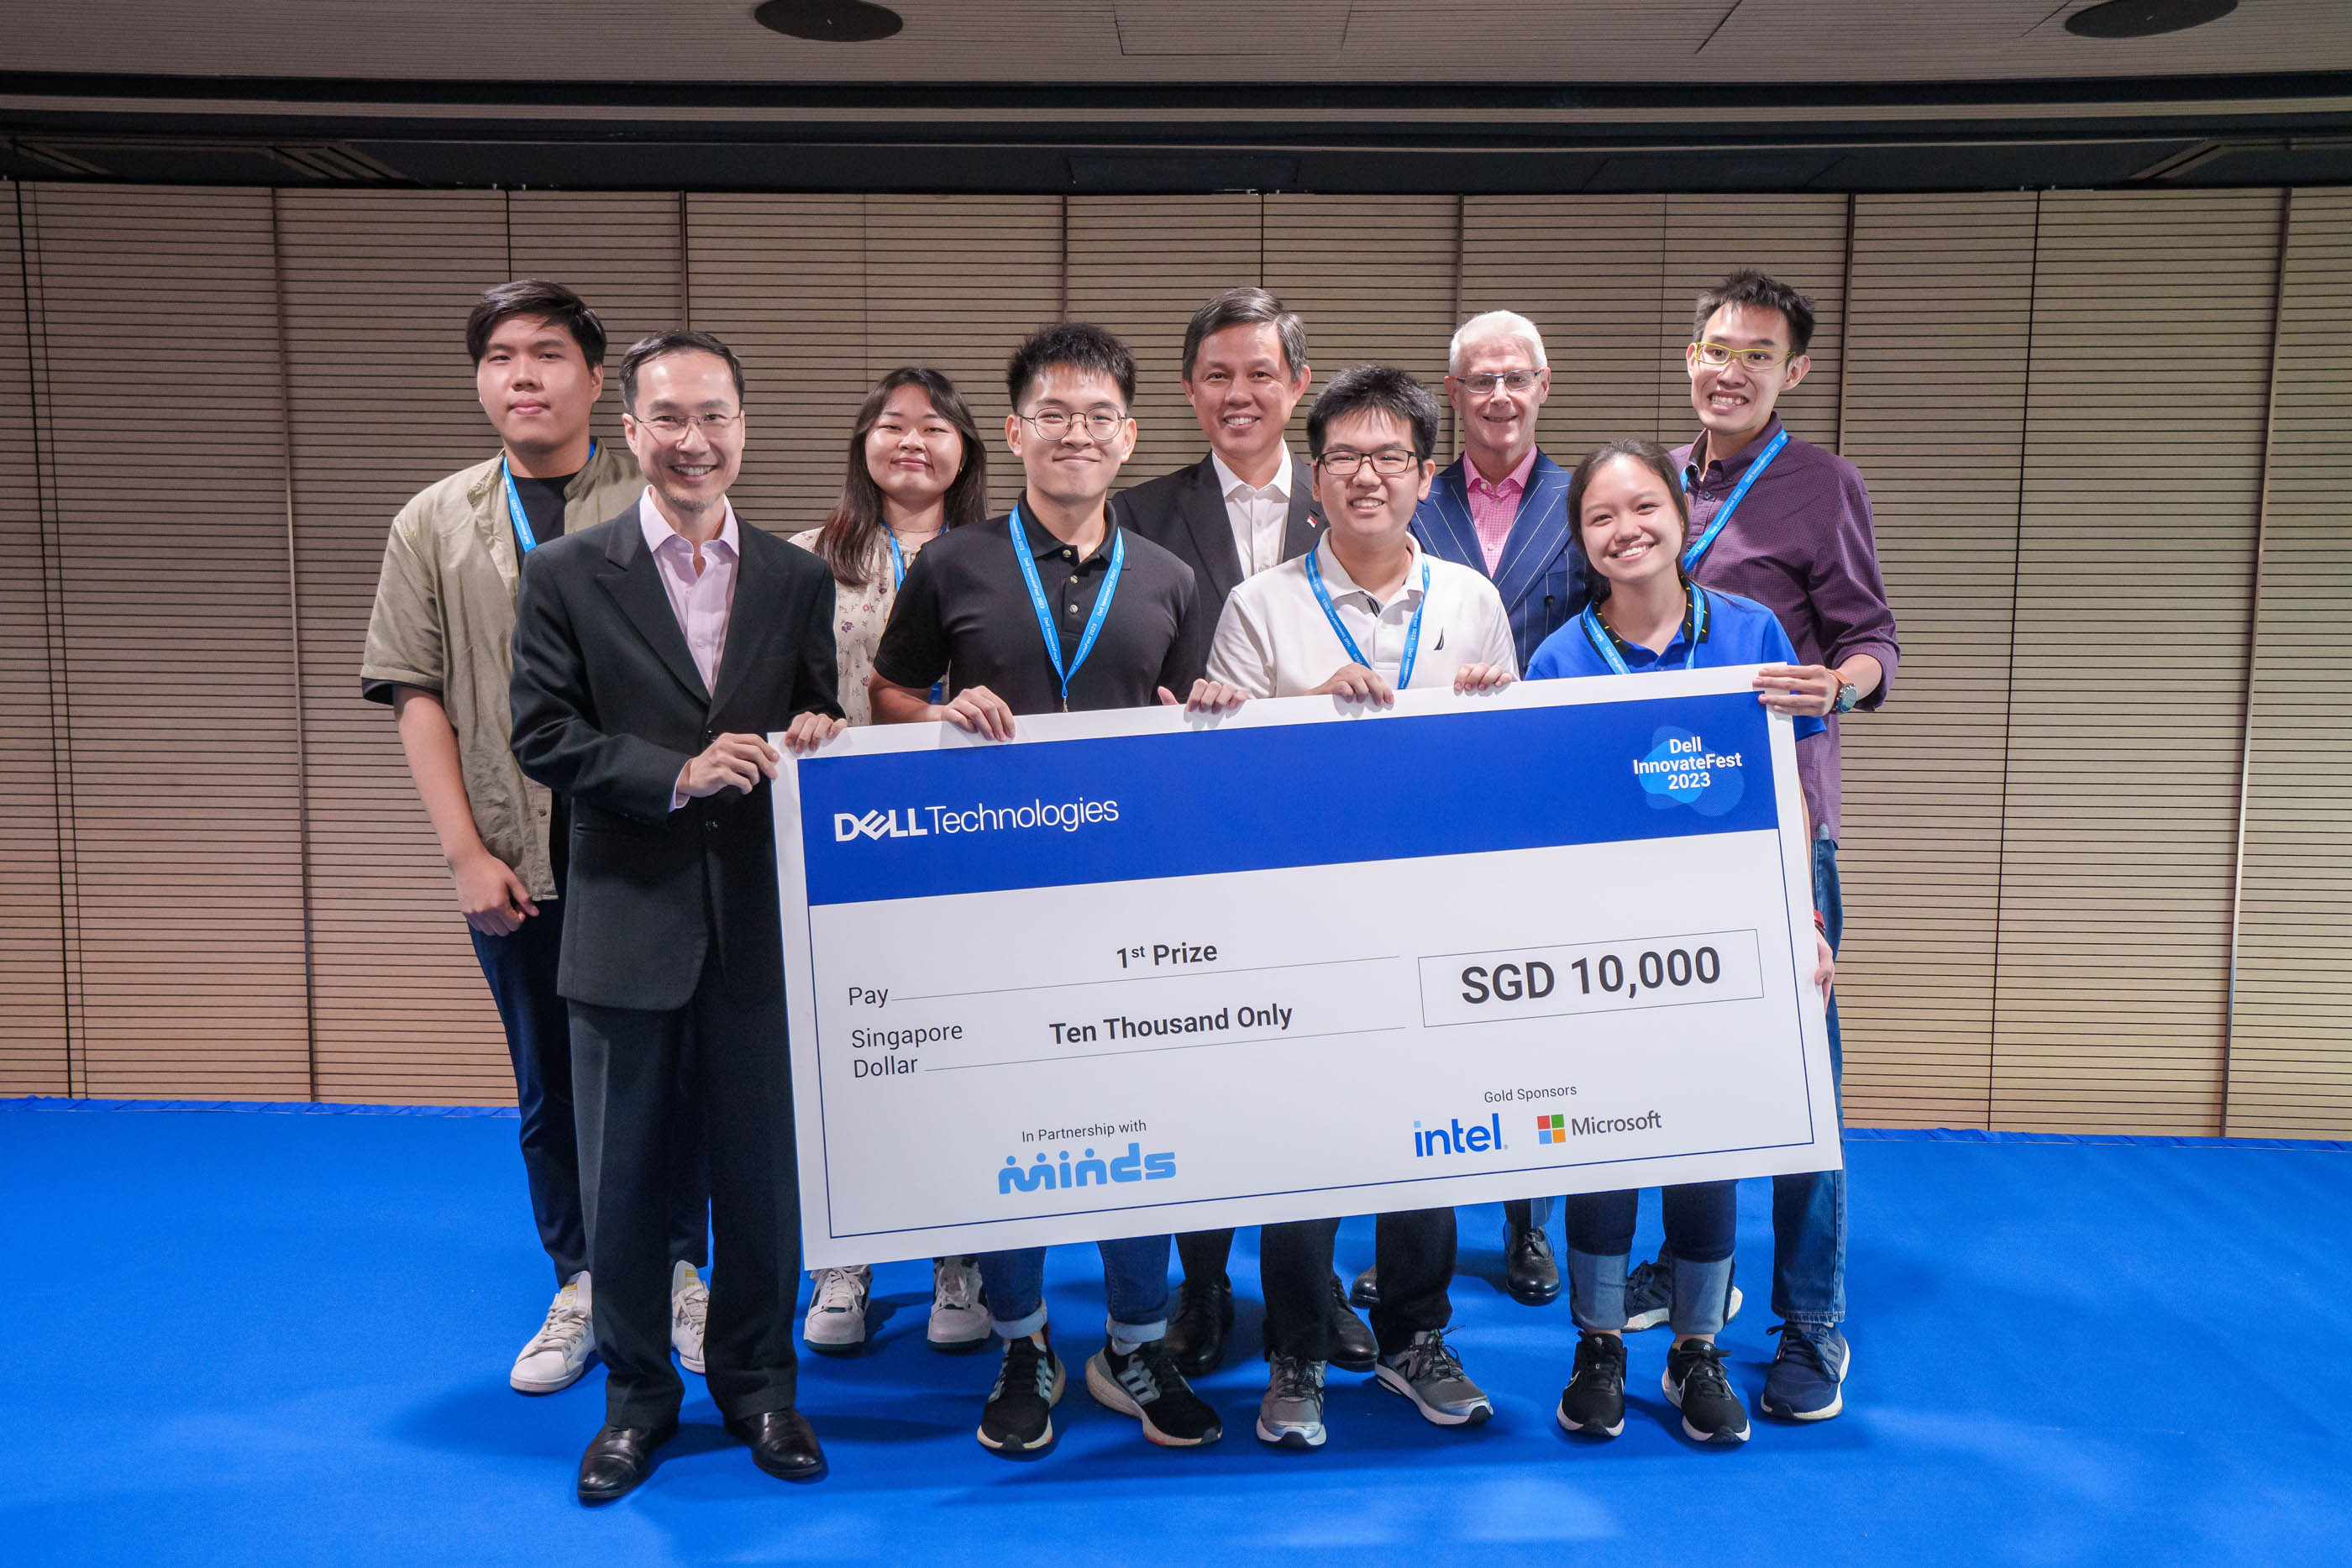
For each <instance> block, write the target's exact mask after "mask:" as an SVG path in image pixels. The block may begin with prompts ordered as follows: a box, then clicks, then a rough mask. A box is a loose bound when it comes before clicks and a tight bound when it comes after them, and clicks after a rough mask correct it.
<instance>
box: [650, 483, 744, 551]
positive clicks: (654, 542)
mask: <svg viewBox="0 0 2352 1568" xmlns="http://www.w3.org/2000/svg"><path fill="white" fill-rule="evenodd" d="M719 505H720V506H722V507H726V508H727V520H726V521H725V522H723V523H721V524H719V537H718V538H715V539H713V540H711V541H710V542H711V543H713V544H717V545H724V546H726V547H727V553H728V554H729V555H732V556H740V555H741V554H742V553H743V541H742V536H741V535H740V533H739V532H738V531H737V529H736V527H735V503H734V502H732V501H730V500H729V499H728V498H727V497H724V496H721V497H719ZM637 527H639V528H643V529H644V530H645V534H646V549H650V550H658V549H661V548H662V545H663V543H664V542H665V541H667V540H669V539H676V540H677V541H678V542H679V543H680V544H688V545H690V541H689V540H688V538H686V536H685V535H683V534H681V533H679V532H678V531H677V529H676V528H671V527H670V526H669V519H668V518H667V517H663V516H662V515H661V508H660V507H656V506H655V505H654V487H653V486H651V485H648V486H646V489H645V494H643V495H641V496H639V497H637Z"/></svg>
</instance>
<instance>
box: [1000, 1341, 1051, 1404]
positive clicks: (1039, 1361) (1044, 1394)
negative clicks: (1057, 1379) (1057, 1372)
mask: <svg viewBox="0 0 2352 1568" xmlns="http://www.w3.org/2000/svg"><path fill="white" fill-rule="evenodd" d="M1024 1382H1025V1383H1028V1384H1030V1385H1033V1386H1034V1388H1035V1389H1036V1390H1037V1397H1038V1398H1040V1399H1050V1398H1051V1397H1053V1393H1054V1372H1053V1361H1052V1358H1050V1357H1049V1356H1047V1355H1046V1354H1045V1352H1044V1351H1042V1350H1039V1349H1038V1348H1037V1343H1036V1342H1035V1341H1034V1340H1033V1339H1031V1338H1030V1337H1029V1336H1028V1335H1026V1334H1024V1335H1022V1336H1021V1337H1020V1338H1019V1339H1016V1340H1013V1341H1011V1342H1010V1343H1007V1344H1006V1345H1005V1347H1004V1364H1003V1365H1002V1366H999V1367H998V1368H997V1369H996V1386H995V1387H993V1388H992V1389H990V1390H989V1391H988V1398H989V1402H990V1403H991V1404H994V1403H995V1402H996V1401H997V1400H999V1399H1002V1398H1003V1397H1004V1391H1005V1390H1006V1389H1008V1388H1011V1387H1013V1386H1015V1385H1019V1384H1021V1383H1024Z"/></svg>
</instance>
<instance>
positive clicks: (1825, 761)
mask: <svg viewBox="0 0 2352 1568" xmlns="http://www.w3.org/2000/svg"><path fill="white" fill-rule="evenodd" d="M1693 327H1694V330H1693V332H1692V338H1693V341H1692V343H1691V345H1690V347H1689V349H1688V350H1685V361H1686V363H1687V365H1688V368H1689V371H1690V381H1691V406H1692V408H1693V409H1695V410H1696V411H1697V413H1698V419H1699V425H1700V432H1699V435H1698V439H1696V441H1694V442H1692V443H1691V444H1689V445H1687V446H1685V447H1682V448H1680V449H1679V450H1677V451H1676V452H1675V463H1676V464H1677V465H1679V466H1680V467H1681V469H1682V471H1683V487H1684V489H1685V492H1686V493H1687V494H1688V495H1689V497H1690V514H1691V517H1690V538H1689V543H1688V544H1687V545H1685V547H1684V555H1683V560H1684V564H1685V567H1686V568H1687V570H1689V572H1690V575H1691V577H1692V579H1693V580H1695V581H1696V582H1698V583H1700V584H1701V585H1702V586H1704V587H1707V588H1713V589H1720V590H1722V591H1725V592H1727V593H1737V594H1741V595H1743V596H1745V597H1747V598H1749V599H1753V600H1755V601H1758V602H1759V603H1761V604H1763V605H1765V606H1767V607H1768V608H1769V609H1770V610H1771V611H1772V612H1773V613H1774V614H1775V615H1777V616H1779V617H1780V625H1781V627H1782V629H1783V630H1785V631H1786V632H1788V633H1789V640H1790V642H1791V643H1794V644H1795V645H1796V650H1797V656H1798V658H1800V659H1801V660H1802V661H1803V663H1801V664H1774V665H1767V666H1766V667H1765V669H1764V672H1763V673H1764V674H1765V675H1767V676H1769V677H1776V678H1784V679H1785V682H1786V685H1787V689H1788V690H1789V691H1790V693H1791V694H1792V695H1803V696H1807V697H1810V698H1811V699H1812V700H1813V701H1814V702H1816V703H1818V704H1819V706H1818V708H1817V709H1816V710H1815V711H1817V712H1819V713H1820V714H1821V716H1822V718H1823V719H1825V720H1826V721H1827V728H1826V729H1825V731H1824V732H1823V733H1822V734H1821V735H1818V736H1814V737H1809V738H1807V739H1804V740H1801V741H1799V742H1798V743H1797V776H1798V779H1799V780H1800V781H1801V783H1802V785H1803V786H1804V791H1805V809H1806V811H1807V814H1808V815H1809V816H1810V817H1811V821H1812V831H1813V835H1814V837H1813V905H1814V907H1815V908H1816V909H1818V910H1819V911H1820V912H1821V915H1822V921H1823V925H1824V928H1825V932H1826V935H1827V936H1828V937H1829V940H1830V946H1832V948H1834V947H1835V946H1837V942H1838V937H1839V936H1840V934H1841V928H1842V926H1843V918H1842V914H1843V912H1842V909H1841V906H1840V901H1839V896H1838V869H1837V839H1838V780H1839V769H1838V724H1839V718H1840V716H1842V715H1844V714H1848V713H1852V712H1853V711H1854V710H1855V709H1857V708H1861V709H1871V708H1875V707H1877V706H1879V705H1880V704H1881V703H1883V702H1885V700H1886V688H1887V685H1888V684H1889V683H1890V682H1891V681H1893V680H1894V678H1895V661H1896V658H1897V655H1898V652H1899V650H1898V649H1897V647H1896V644H1895V612H1893V611H1892V610H1890V609H1888V608H1887V603H1886V588H1885V583H1884V582H1883V581H1881V580H1880V578H1879V572H1878V544H1877V538H1876V536H1875V535H1874V533H1873V532H1872V530H1871V523H1870V491H1869V490H1868V488H1867V487H1866V486H1864V484H1863V482H1862V475H1861V473H1860V471H1858V470H1857V469H1856V468H1855V467H1854V465H1853V464H1851V463H1849V462H1847V461H1846V460H1845V459H1844V458H1843V457H1840V456H1839V455H1837V454H1835V453H1833V452H1824V451H1822V449H1821V448H1820V447H1818V446H1814V445H1812V444H1810V443H1808V442H1803V441H1800V440H1798V439H1797V438H1796V437H1795V436H1793V435H1790V434H1789V433H1788V430H1787V429H1786V427H1784V426H1783V425H1782V424H1781V423H1780V416H1779V414H1778V413H1775V412H1774V410H1775V408H1776V406H1777V405H1778V403H1779V401H1780V394H1781V393H1782V392H1788V391H1790V390H1792V389H1793V388H1794V387H1795V386H1796V385H1797V384H1798V383H1799V382H1801V381H1803V380H1804V379H1805V372H1806V371H1808V370H1810V369H1811V361H1810V360H1808V359H1807V358H1806V355H1805V350H1806V348H1807V346H1808V345H1809V344H1810V342H1811V339H1812V335H1813V302H1812V301H1811V299H1808V298H1805V297H1804V296H1803V295H1801V294H1800V293H1798V292H1797V291H1796V290H1795V289H1793V288H1790V287H1788V286H1787V285H1786V284H1784V283H1780V282H1778V281H1776V280H1775V279H1773V278H1771V277H1767V276H1765V275H1764V274H1763V273H1761V272H1758V271H1756V270H1754V269H1752V268H1748V269H1742V270H1740V271H1738V272H1735V273H1733V274H1732V275H1731V276H1730V277H1727V278H1725V279H1724V280H1723V282H1722V284H1721V285H1720V286H1718V287H1715V288H1711V289H1709V290H1707V291H1706V293H1705V294H1702V295H1701V296H1699V299H1698V307H1697V310H1696V318H1695V320H1694V323H1693ZM1829 1035H1830V1064H1831V1066H1832V1069H1833V1070H1834V1071H1838V1072H1839V1073H1840V1075H1841V1076H1843V1067H1844V1063H1843V1051H1842V1050H1841V1047H1840V1042H1839V1039H1838V1018H1837V999H1836V998H1835V997H1834V996H1832V998H1830V1004H1829ZM1845 1218H1846V1211H1845V1173H1844V1172H1843V1171H1821V1172H1816V1173H1813V1174H1811V1175H1805V1176H1778V1177H1775V1178H1774V1180H1773V1190H1772V1239H1773V1248H1772V1254H1773V1255H1772V1310H1773V1312H1775V1313H1777V1314H1778V1315H1779V1316H1780V1319H1781V1323H1780V1326H1779V1327H1778V1328H1776V1329H1775V1330H1774V1331H1773V1332H1774V1333H1778V1334H1779V1335H1780V1352H1779V1354H1778V1355H1776V1356H1775V1357H1774V1359H1773V1363H1772V1369H1771V1372H1770V1375H1769V1377H1768V1378H1767V1380H1766V1382H1765V1385H1764V1396H1763V1398H1762V1400H1761V1401H1759V1404H1760V1406H1761V1407H1762V1409H1763V1411H1764V1413H1765V1414H1766V1415H1768V1416H1778V1417H1780V1418H1781V1419H1784V1420H1795V1421H1821V1420H1826V1419H1828V1418H1829V1417H1830V1416H1835V1415H1836V1414H1837V1413H1838V1412H1839V1411H1840V1410H1841V1409H1843V1408H1844V1396H1843V1384H1844V1382H1845V1374H1846V1367H1847V1364H1848V1360H1849V1358H1848V1355H1847V1352H1846V1343H1845V1339H1844V1336H1843V1334H1841V1333H1839V1332H1838V1328H1837V1324H1838V1322H1840V1320H1842V1319H1843V1317H1844V1316H1845ZM1666 1261H1667V1260H1666V1259H1665V1258H1664V1255H1663V1254H1661V1258H1660V1262H1659V1263H1658V1264H1656V1265H1651V1266H1648V1267H1647V1268H1646V1269H1645V1270H1635V1273H1636V1275H1638V1276H1641V1277H1640V1278H1639V1279H1637V1280H1633V1281H1628V1283H1627V1306H1628V1311H1629V1313H1630V1314H1631V1317H1630V1321H1629V1324H1628V1326H1631V1327H1640V1328H1648V1327H1651V1326H1653V1324H1654V1323H1659V1322H1664V1321H1665V1320H1666V1314H1667V1309H1668V1307H1669V1305H1670V1301H1669V1297H1670V1295H1671V1291H1672V1286H1673V1282H1672V1270H1671V1269H1670V1268H1668V1267H1665V1266H1664V1265H1665V1263H1666ZM1637 1296H1638V1297H1639V1298H1640V1299H1638V1300H1637V1299H1636V1297H1637ZM1735 1310H1736V1309H1735Z"/></svg>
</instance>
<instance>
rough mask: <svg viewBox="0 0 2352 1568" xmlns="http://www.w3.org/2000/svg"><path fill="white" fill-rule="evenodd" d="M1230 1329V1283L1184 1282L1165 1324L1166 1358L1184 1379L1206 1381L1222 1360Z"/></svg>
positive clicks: (1232, 1295)
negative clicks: (1172, 1313)
mask: <svg viewBox="0 0 2352 1568" xmlns="http://www.w3.org/2000/svg"><path fill="white" fill-rule="evenodd" d="M1233 1329H1234V1282H1233V1281H1231V1280H1227V1279H1223V1278H1222V1277H1221V1278H1219V1279H1217V1280H1214V1281H1211V1282H1209V1283H1207V1284H1202V1282H1201V1281H1198V1280H1187V1281H1184V1283H1183V1285H1182V1286H1181V1288H1180V1289H1179V1291H1178V1292H1177V1307H1176V1315H1175V1316H1174V1317H1172V1318H1171V1319H1169V1320H1168V1344H1167V1349H1168V1354H1169V1355H1170V1356H1171V1358H1172V1359H1173V1360H1174V1361H1175V1363H1176V1370H1177V1371H1179V1372H1181V1373H1182V1374H1183V1375H1185V1376H1187V1377H1206V1376H1207V1375H1209V1374H1210V1373H1212V1372H1214V1371H1215V1370H1216V1369H1217V1363H1219V1362H1221V1361H1223V1360H1224V1359H1225V1336H1226V1335H1227V1334H1229V1333H1232V1332H1233Z"/></svg>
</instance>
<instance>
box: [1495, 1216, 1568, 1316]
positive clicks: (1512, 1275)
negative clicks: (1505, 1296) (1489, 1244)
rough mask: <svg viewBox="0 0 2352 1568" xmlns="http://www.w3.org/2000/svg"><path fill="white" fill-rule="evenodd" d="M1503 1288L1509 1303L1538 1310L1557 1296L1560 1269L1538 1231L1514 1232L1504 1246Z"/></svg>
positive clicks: (1506, 1239)
mask: <svg viewBox="0 0 2352 1568" xmlns="http://www.w3.org/2000/svg"><path fill="white" fill-rule="evenodd" d="M1503 1288H1504V1289H1505V1290H1507V1291H1510V1292H1511V1300H1513V1301H1524V1302H1526V1303H1527V1304H1528V1306H1531V1307H1540V1306H1542V1305H1543V1304H1544V1303H1545V1302H1547V1301H1554V1300H1556V1299H1558V1297H1559V1264H1557V1263H1555V1262H1553V1261H1552V1259H1551V1240H1550V1239H1549V1237H1547V1236H1545V1235H1544V1233H1543V1232H1542V1231H1540V1230H1536V1229H1528V1230H1513V1231H1511V1232H1510V1233H1509V1234H1508V1235H1507V1237H1506V1238H1505V1239H1504V1242H1503Z"/></svg>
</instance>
